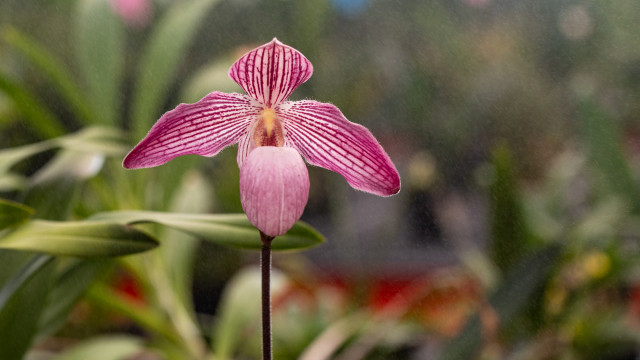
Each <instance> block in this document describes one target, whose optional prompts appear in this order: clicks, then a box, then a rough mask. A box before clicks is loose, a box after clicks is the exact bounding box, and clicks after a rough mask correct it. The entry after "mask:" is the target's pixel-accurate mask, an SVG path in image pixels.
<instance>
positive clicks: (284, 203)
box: [240, 146, 309, 236]
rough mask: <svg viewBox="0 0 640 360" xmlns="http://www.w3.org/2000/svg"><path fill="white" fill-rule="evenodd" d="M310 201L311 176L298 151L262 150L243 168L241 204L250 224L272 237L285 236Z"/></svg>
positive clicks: (283, 149)
mask: <svg viewBox="0 0 640 360" xmlns="http://www.w3.org/2000/svg"><path fill="white" fill-rule="evenodd" d="M308 198H309V174H308V172H307V167H306V165H305V164H304V161H303V160H302V158H301V157H300V154H298V152H297V151H296V150H295V149H292V148H288V147H275V146H259V147H257V148H256V149H255V150H253V151H252V152H251V153H250V154H249V156H248V157H247V158H246V160H245V161H244V164H243V165H242V168H240V201H241V202H242V208H243V209H244V212H245V213H246V214H247V217H248V218H249V221H250V222H251V223H252V224H253V225H254V226H255V227H257V228H258V229H259V230H260V231H262V232H263V233H265V234H266V235H269V236H279V235H283V234H285V233H286V232H287V231H289V229H291V227H292V226H293V224H295V222H296V221H298V219H300V216H302V212H303V211H304V207H305V206H306V204H307V199H308Z"/></svg>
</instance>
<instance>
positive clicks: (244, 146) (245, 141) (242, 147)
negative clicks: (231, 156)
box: [236, 122, 257, 169]
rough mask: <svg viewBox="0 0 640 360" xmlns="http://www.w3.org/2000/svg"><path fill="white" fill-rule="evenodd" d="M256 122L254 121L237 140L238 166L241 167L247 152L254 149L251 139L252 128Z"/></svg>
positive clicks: (247, 154)
mask: <svg viewBox="0 0 640 360" xmlns="http://www.w3.org/2000/svg"><path fill="white" fill-rule="evenodd" d="M255 125H256V123H255V122H254V123H253V124H252V125H251V126H250V127H249V130H248V131H247V134H246V135H243V136H242V137H241V138H240V140H238V155H237V156H236V161H237V162H238V168H240V169H241V168H242V164H243V163H244V161H245V159H246V158H247V156H249V153H251V152H252V151H253V149H255V148H256V147H257V146H256V143H255V142H254V141H253V129H254V128H255Z"/></svg>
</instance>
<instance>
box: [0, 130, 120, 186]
mask: <svg viewBox="0 0 640 360" xmlns="http://www.w3.org/2000/svg"><path fill="white" fill-rule="evenodd" d="M123 138H124V135H123V134H122V133H121V132H120V131H119V130H116V129H112V128H105V127H89V128H86V129H82V130H80V131H77V132H75V133H73V134H69V135H65V136H60V137H57V138H55V139H50V140H45V141H41V142H37V143H33V144H28V145H23V146H18V147H13V148H9V149H2V150H0V175H2V174H5V173H7V172H8V171H9V169H10V168H11V167H12V166H13V165H15V164H16V163H18V162H20V161H22V160H25V159H26V158H29V157H31V156H33V155H36V154H38V153H41V152H44V151H47V150H51V149H55V148H57V147H62V148H65V149H71V150H77V151H81V152H84V153H97V154H105V155H121V154H123V152H124V147H123V143H122V140H123Z"/></svg>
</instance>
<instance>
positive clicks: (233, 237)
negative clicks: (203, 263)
mask: <svg viewBox="0 0 640 360" xmlns="http://www.w3.org/2000/svg"><path fill="white" fill-rule="evenodd" d="M91 219H94V220H103V221H115V222H119V223H121V224H136V223H157V224H162V225H165V226H168V227H171V228H174V229H177V230H181V231H185V232H187V233H190V234H192V235H196V236H199V237H202V238H203V239H205V240H208V241H213V242H216V243H218V244H221V245H228V246H233V247H237V248H241V249H254V250H259V249H260V248H261V247H262V242H261V240H260V235H259V233H258V231H257V230H256V228H255V227H254V226H253V225H252V224H251V223H250V222H249V220H248V219H247V217H246V216H245V215H244V214H222V215H220V214H183V213H163V212H153V211H113V212H106V213H99V214H96V215H94V216H92V217H91ZM322 242H324V237H323V236H322V235H320V233H318V232H317V231H316V230H315V229H313V228H312V227H311V226H309V225H307V224H306V223H304V222H302V221H299V222H297V223H296V224H295V225H294V226H293V227H292V228H291V230H289V232H287V233H286V234H284V235H282V236H278V237H277V238H276V239H275V240H274V241H273V244H272V248H273V250H298V249H305V248H309V247H312V246H317V245H319V244H321V243H322Z"/></svg>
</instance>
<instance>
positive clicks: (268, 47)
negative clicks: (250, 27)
mask: <svg viewBox="0 0 640 360" xmlns="http://www.w3.org/2000/svg"><path fill="white" fill-rule="evenodd" d="M312 73H313V66H312V65H311V62H310V61H309V60H307V58H306V57H304V55H302V53H300V52H299V51H298V50H296V49H294V48H292V47H290V46H287V45H284V44H283V43H281V42H280V41H278V40H277V39H273V40H272V41H271V42H269V43H267V44H265V45H263V46H260V47H258V48H256V49H254V50H251V51H250V52H248V53H247V54H245V55H244V56H242V57H241V58H240V59H239V60H238V61H236V62H235V63H234V64H233V65H232V66H231V68H230V69H229V76H230V77H231V78H232V79H233V80H234V81H235V82H236V83H238V85H240V86H241V87H242V88H243V89H244V91H246V92H247V94H249V96H251V97H253V98H254V99H256V100H258V101H259V102H260V103H262V104H263V105H264V106H266V107H267V108H272V107H275V106H276V105H278V104H279V103H281V102H282V101H284V100H286V99H287V98H288V97H289V95H291V93H292V92H293V91H294V90H295V89H296V88H297V87H298V86H299V85H300V84H302V83H303V82H305V81H307V80H308V79H309V78H310V77H311V74H312Z"/></svg>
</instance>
